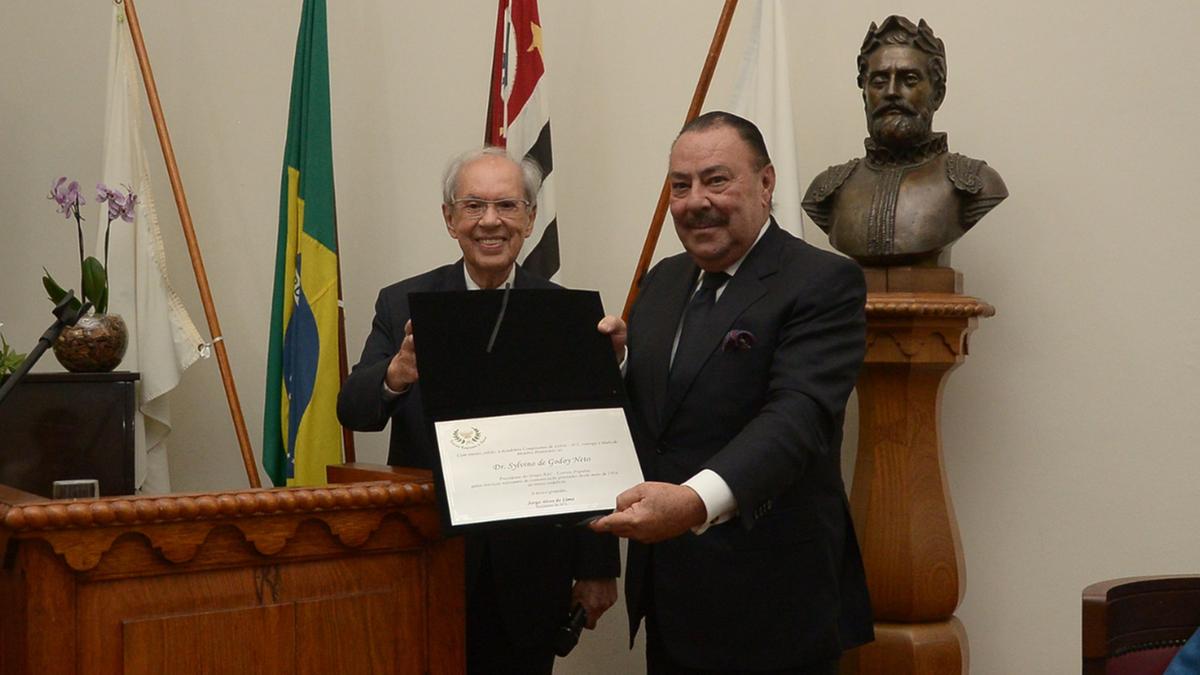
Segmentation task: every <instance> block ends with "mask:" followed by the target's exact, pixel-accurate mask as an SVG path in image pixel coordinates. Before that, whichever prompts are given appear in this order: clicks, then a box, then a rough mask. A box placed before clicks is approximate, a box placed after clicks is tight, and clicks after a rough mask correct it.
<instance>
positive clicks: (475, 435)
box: [450, 427, 484, 450]
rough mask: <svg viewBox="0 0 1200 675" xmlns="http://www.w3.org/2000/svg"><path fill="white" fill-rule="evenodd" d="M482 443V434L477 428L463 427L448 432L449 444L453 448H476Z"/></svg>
mask: <svg viewBox="0 0 1200 675" xmlns="http://www.w3.org/2000/svg"><path fill="white" fill-rule="evenodd" d="M483 441H484V436H483V432H482V431H480V430H479V428H478V427H465V428H462V429H455V430H454V431H452V432H450V442H451V443H453V444H454V447H456V448H460V449H463V450H468V449H470V448H474V447H478V446H479V444H480V443H483Z"/></svg>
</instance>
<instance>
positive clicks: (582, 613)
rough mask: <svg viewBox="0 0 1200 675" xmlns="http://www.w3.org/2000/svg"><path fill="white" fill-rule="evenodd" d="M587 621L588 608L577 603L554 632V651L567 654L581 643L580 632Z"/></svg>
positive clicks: (563, 654)
mask: <svg viewBox="0 0 1200 675" xmlns="http://www.w3.org/2000/svg"><path fill="white" fill-rule="evenodd" d="M586 623H587V610H586V609H584V608H583V605H578V604H577V605H575V607H574V608H572V609H571V613H570V614H569V615H568V616H567V619H566V621H564V622H563V624H562V625H561V626H559V627H558V630H557V631H555V632H554V653H555V654H558V655H559V656H566V655H567V654H570V653H571V650H572V649H574V648H575V645H576V644H578V643H579V634H580V633H581V632H582V631H583V626H584V624H586Z"/></svg>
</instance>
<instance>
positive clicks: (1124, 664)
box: [1083, 575, 1200, 675]
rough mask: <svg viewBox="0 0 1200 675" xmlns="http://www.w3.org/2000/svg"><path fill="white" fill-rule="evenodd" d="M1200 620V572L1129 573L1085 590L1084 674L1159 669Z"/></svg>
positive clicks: (1151, 673)
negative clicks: (1165, 575) (1133, 574)
mask: <svg viewBox="0 0 1200 675" xmlns="http://www.w3.org/2000/svg"><path fill="white" fill-rule="evenodd" d="M1198 626H1200V575H1194V576H1175V577H1128V578H1125V579H1110V580H1108V581H1101V582H1099V583H1095V584H1092V585H1091V586H1088V587H1087V588H1085V589H1084V590H1083V675H1161V674H1162V672H1163V670H1165V669H1166V667H1167V664H1169V663H1170V662H1171V659H1172V658H1173V657H1174V656H1175V652H1177V651H1179V648H1180V647H1181V646H1183V643H1184V642H1187V640H1188V638H1189V637H1191V636H1192V633H1194V632H1195V631H1196V629H1197V627H1198Z"/></svg>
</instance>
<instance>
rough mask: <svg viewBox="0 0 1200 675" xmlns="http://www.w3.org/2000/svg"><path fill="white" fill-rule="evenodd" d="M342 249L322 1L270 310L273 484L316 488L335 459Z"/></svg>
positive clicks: (306, 26)
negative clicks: (339, 237)
mask: <svg viewBox="0 0 1200 675" xmlns="http://www.w3.org/2000/svg"><path fill="white" fill-rule="evenodd" d="M337 251H338V248H337V222H336V218H335V215H334V199H333V149H332V143H331V139H330V124H329V47H328V40H327V38H326V31H325V0H304V9H303V12H302V17H301V19H300V36H299V37H298V38H297V40H296V63H295V66H294V67H293V70H292V100H291V108H290V112H289V115H288V132H287V147H286V149H285V150H284V158H283V181H282V184H281V186H280V188H279V247H278V249H277V253H276V256H275V294H274V299H273V301H272V304H271V338H270V339H271V342H270V345H269V349H268V356H267V400H266V406H265V407H264V409H263V466H264V467H265V468H266V470H267V473H268V474H270V476H271V481H272V482H274V484H275V485H276V486H282V485H322V484H324V483H325V482H326V481H325V466H326V465H328V464H335V463H337V462H340V461H341V457H342V445H341V442H342V436H341V427H340V426H339V425H338V421H337V395H338V387H339V386H340V379H341V378H340V374H339V353H338V339H339V338H338V326H339V324H338V298H339V296H340V293H339V290H338V253H337Z"/></svg>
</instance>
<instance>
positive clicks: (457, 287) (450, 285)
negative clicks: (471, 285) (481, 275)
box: [441, 258, 467, 291]
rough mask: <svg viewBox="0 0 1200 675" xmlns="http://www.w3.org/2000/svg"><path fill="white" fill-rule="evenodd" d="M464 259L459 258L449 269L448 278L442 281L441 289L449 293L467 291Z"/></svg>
mask: <svg viewBox="0 0 1200 675" xmlns="http://www.w3.org/2000/svg"><path fill="white" fill-rule="evenodd" d="M463 264H464V263H463V259H462V258H459V259H458V262H456V263H454V264H453V265H451V266H450V267H449V268H448V271H447V273H446V276H445V277H444V278H443V279H442V283H441V288H442V289H443V290H447V291H465V290H467V277H466V276H465V275H466V269H465V268H464V267H463Z"/></svg>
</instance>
